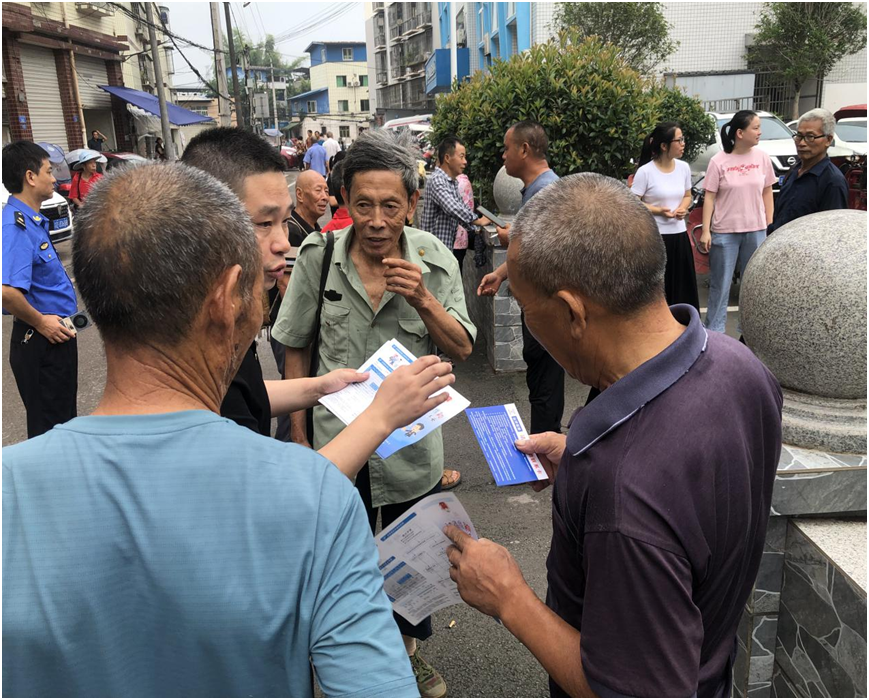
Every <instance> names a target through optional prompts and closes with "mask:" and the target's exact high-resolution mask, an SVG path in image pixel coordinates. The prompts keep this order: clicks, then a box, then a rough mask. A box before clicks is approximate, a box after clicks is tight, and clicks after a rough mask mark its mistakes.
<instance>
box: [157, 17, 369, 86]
mask: <svg viewBox="0 0 869 700" xmlns="http://www.w3.org/2000/svg"><path fill="white" fill-rule="evenodd" d="M244 4H245V3H243V2H233V3H232V5H231V7H232V14H233V24H234V25H238V26H239V27H240V28H241V30H242V31H243V32H244V33H245V34H247V35H248V36H249V37H250V38H251V39H252V40H253V41H254V42H255V43H258V42H259V41H261V40H262V38H263V36H264V33H268V34H272V35H274V36H275V37H279V35H280V34H282V33H285V32H290V31H293V30H294V29H296V28H297V27H299V26H300V25H304V24H310V22H311V20H313V19H314V18H315V17H316V16H317V15H322V14H325V13H327V12H331V11H333V10H336V9H337V8H339V7H340V8H346V11H345V12H344V13H343V14H341V16H340V17H337V18H336V19H333V20H330V21H328V22H324V23H322V24H321V25H320V26H315V27H314V28H313V29H311V30H310V31H308V32H305V33H304V34H303V35H301V36H299V37H296V38H291V39H288V40H287V41H284V42H281V43H279V44H278V46H277V49H278V51H280V52H281V53H282V54H284V57H285V58H286V59H287V60H292V59H293V58H295V57H296V56H303V55H306V54H305V48H306V47H307V46H308V44H310V43H311V42H312V41H365V18H364V16H363V4H362V3H361V2H341V3H336V2H252V3H250V4H249V5H247V7H243V5H244ZM165 5H166V6H167V7H168V8H169V26H170V27H171V29H172V32H173V33H175V34H176V35H178V36H181V37H184V38H185V39H190V40H191V41H194V42H196V43H197V44H201V45H203V46H209V47H210V46H213V40H212V34H211V13H210V10H209V7H208V3H207V2H168V3H165ZM224 17H225V15H224V11H223V6H222V4H221V7H220V18H221V22H222V25H221V26H222V29H223V32H224V36H225V35H226V25H225V23H224V22H225V20H224ZM182 51H183V52H184V55H185V56H187V58H188V59H189V60H190V62H191V63H192V64H193V65H194V66H196V68H197V69H198V70H199V71H200V72H201V73H202V75H204V76H206V77H207V76H208V75H209V70H210V68H211V66H212V65H213V63H214V57H213V54H209V53H207V52H205V51H203V50H201V49H197V48H193V47H189V48H183V47H182ZM197 82H198V80H197V78H196V75H195V74H194V73H193V71H191V70H190V67H189V66H188V65H187V64H186V63H185V61H184V59H183V58H182V57H181V56H179V55H178V52H177V51H176V52H175V76H174V80H173V83H174V85H175V86H176V87H177V86H183V85H195V84H197Z"/></svg>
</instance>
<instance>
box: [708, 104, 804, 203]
mask: <svg viewBox="0 0 869 700" xmlns="http://www.w3.org/2000/svg"><path fill="white" fill-rule="evenodd" d="M707 114H709V115H711V116H712V117H713V119H715V139H714V141H710V142H709V143H708V144H707V145H706V148H704V149H703V150H702V151H700V153H699V154H698V156H697V157H696V158H695V159H694V160H693V162H691V172H692V173H694V174H695V175H700V174H701V173H705V172H706V168H707V167H708V165H709V161H710V160H711V158H712V156H714V155H715V154H716V153H718V152H719V151H720V150H721V149H722V145H721V127H722V126H724V125H725V124H727V122H729V121H730V120H731V119H733V115H734V114H735V112H731V113H729V114H720V113H718V112H707ZM757 116H759V117H760V131H761V135H760V143H759V144H758V148H762V149H763V150H764V151H766V152H767V153H768V154H769V157H770V160H771V161H772V169H773V172H774V173H775V174H776V177H777V178H778V182H777V183H776V184H774V185H773V186H772V191H773V192H778V190H779V187H780V186H781V183H782V180H783V179H784V176H785V174H787V172H788V170H790V169H791V166H792V165H794V164H795V163H796V162H797V145H796V144H795V143H794V132H793V131H791V130H790V129H789V128H788V127H787V125H786V124H785V123H784V122H783V121H782V120H781V119H779V118H778V117H777V116H775V115H774V114H770V113H769V112H757Z"/></svg>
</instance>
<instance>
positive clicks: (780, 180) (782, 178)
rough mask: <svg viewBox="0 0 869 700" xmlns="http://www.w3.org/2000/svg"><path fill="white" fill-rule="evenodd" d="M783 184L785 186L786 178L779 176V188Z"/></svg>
mask: <svg viewBox="0 0 869 700" xmlns="http://www.w3.org/2000/svg"><path fill="white" fill-rule="evenodd" d="M783 184H785V176H784V175H779V176H778V186H779V187H781V186H782V185H783Z"/></svg>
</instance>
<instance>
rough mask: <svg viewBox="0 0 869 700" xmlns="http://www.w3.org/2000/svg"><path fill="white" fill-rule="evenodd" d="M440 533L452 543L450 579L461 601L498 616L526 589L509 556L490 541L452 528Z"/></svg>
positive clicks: (517, 569)
mask: <svg viewBox="0 0 869 700" xmlns="http://www.w3.org/2000/svg"><path fill="white" fill-rule="evenodd" d="M444 534H445V535H446V536H447V537H449V538H450V539H451V540H452V541H453V544H451V545H450V546H449V547H447V557H448V558H449V560H450V565H451V566H450V578H451V579H452V580H453V581H455V582H456V585H458V587H459V595H461V596H462V600H464V601H465V602H466V603H467V604H468V605H470V606H471V607H473V608H476V609H477V610H479V611H480V612H482V613H485V614H486V615H491V616H492V617H502V614H501V613H502V611H503V610H505V609H508V606H509V605H510V601H511V600H513V599H515V596H516V595H517V594H521V593H522V592H523V591H524V589H526V588H528V584H527V583H526V582H525V578H524V577H523V576H522V572H521V571H520V570H519V565H518V564H517V563H516V560H515V559H513V555H511V554H510V552H508V551H507V550H506V549H505V548H504V547H502V546H501V545H499V544H495V543H494V542H492V541H491V540H487V539H481V540H475V539H473V538H471V537H469V536H468V535H466V534H465V533H464V532H462V531H461V530H459V528H457V527H456V526H455V525H447V526H446V528H444Z"/></svg>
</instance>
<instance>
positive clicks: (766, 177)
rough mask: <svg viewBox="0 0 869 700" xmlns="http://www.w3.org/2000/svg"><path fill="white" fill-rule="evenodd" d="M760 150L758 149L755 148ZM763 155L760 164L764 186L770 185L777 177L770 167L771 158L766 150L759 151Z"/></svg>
mask: <svg viewBox="0 0 869 700" xmlns="http://www.w3.org/2000/svg"><path fill="white" fill-rule="evenodd" d="M757 150H759V151H760V149H757ZM760 153H761V155H762V156H763V160H762V163H763V165H762V166H761V167H762V168H763V186H764V187H772V186H773V185H774V184H775V183H776V180H778V178H777V177H776V176H775V171H774V170H773V169H772V158H770V157H769V156H768V155H767V154H766V151H760Z"/></svg>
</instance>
